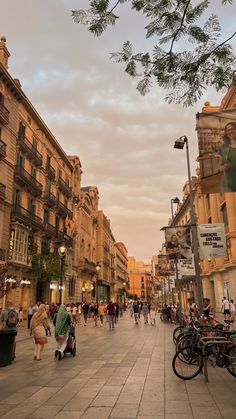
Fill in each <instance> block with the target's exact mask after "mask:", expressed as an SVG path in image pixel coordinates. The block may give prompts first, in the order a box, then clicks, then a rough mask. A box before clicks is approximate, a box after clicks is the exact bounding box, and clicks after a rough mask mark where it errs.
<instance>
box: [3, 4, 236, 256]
mask: <svg viewBox="0 0 236 419" xmlns="http://www.w3.org/2000/svg"><path fill="white" fill-rule="evenodd" d="M214 3H217V4H220V0H215V1H214ZM87 4H88V2H87V1H81V0H0V35H4V36H6V38H7V47H8V49H9V51H10V53H11V57H10V61H9V72H10V74H11V75H12V76H13V77H14V78H19V79H20V82H21V85H22V89H23V91H24V92H25V93H26V95H27V96H28V98H29V99H30V100H31V102H32V103H33V105H34V106H35V108H36V109H37V111H38V112H39V113H40V115H41V116H42V118H43V119H44V121H45V123H46V124H47V125H48V127H49V128H50V130H51V131H52V132H53V134H54V135H55V137H56V138H57V140H58V141H59V143H60V144H61V145H62V147H63V148H64V150H65V152H66V153H67V154H76V155H78V156H79V158H80V160H81V163H82V169H83V177H82V186H88V185H96V186H97V187H98V190H99V194H100V201H99V206H100V209H102V210H103V211H104V213H105V214H106V215H107V217H108V218H110V220H111V227H112V231H113V233H114V236H115V238H116V240H117V241H123V242H124V243H125V245H126V247H127V248H128V252H129V255H130V256H131V255H132V256H135V257H136V258H137V259H142V260H146V261H148V260H150V258H151V256H152V255H155V254H157V253H158V251H159V249H160V247H161V244H162V242H163V238H164V237H163V233H162V232H160V228H161V227H162V226H163V225H166V224H167V223H168V219H169V217H170V200H171V198H173V197H175V196H178V197H179V198H182V188H183V185H184V183H185V181H186V179H187V167H186V154H185V151H181V150H174V149H173V143H174V141H175V139H177V138H178V137H179V136H181V135H186V136H187V137H188V138H189V144H190V153H191V169H192V174H194V173H195V168H196V157H197V137H196V133H195V114H196V112H198V111H201V108H202V106H203V104H204V102H205V101H206V100H209V101H210V102H211V103H212V104H219V103H220V101H221V99H222V97H223V93H222V92H221V93H220V94H216V93H215V92H213V91H211V92H210V91H208V92H206V94H205V95H204V97H203V98H202V99H201V101H199V103H198V104H197V105H196V106H194V107H192V108H188V109H185V108H183V107H182V106H181V105H178V106H177V105H168V104H167V103H166V102H164V100H163V98H164V95H165V92H163V91H162V90H161V89H160V88H158V87H157V86H154V88H153V90H152V92H151V93H150V94H148V95H147V96H145V97H142V96H141V95H140V94H139V93H138V91H137V90H136V84H137V80H132V79H131V78H130V77H129V76H128V75H126V74H125V73H124V72H123V67H122V65H119V64H115V63H113V62H112V61H111V60H110V59H109V53H110V52H114V51H119V50H120V49H121V46H122V44H123V42H125V41H126V40H127V39H129V40H130V41H131V42H133V43H134V44H135V45H138V46H139V49H140V50H142V49H147V48H148V44H147V41H146V40H145V36H144V35H145V32H144V30H143V27H144V26H145V22H144V19H143V17H142V16H141V15H139V14H137V13H135V12H130V8H129V5H128V4H127V5H125V6H122V7H120V11H121V12H122V18H121V20H120V22H119V23H118V24H117V26H116V27H113V28H111V29H109V30H108V31H107V32H106V33H104V35H103V36H102V37H100V38H94V37H93V36H92V35H91V34H90V33H88V31H87V30H86V28H85V27H82V26H80V25H77V24H75V23H73V21H72V19H71V10H72V9H78V8H83V7H84V6H85V7H86V5H87ZM232 10H233V9H232V7H231V9H230V8H229V7H226V8H224V9H223V11H222V13H224V16H225V25H224V31H223V32H224V35H226V36H227V35H230V34H231V33H232V27H233V24H234V23H235V19H234V18H232V17H231V16H232ZM234 45H235V42H234ZM137 52H138V51H137Z"/></svg>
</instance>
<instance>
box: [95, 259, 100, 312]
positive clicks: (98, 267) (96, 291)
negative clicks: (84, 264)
mask: <svg viewBox="0 0 236 419" xmlns="http://www.w3.org/2000/svg"><path fill="white" fill-rule="evenodd" d="M100 269H101V265H100V263H99V262H97V265H96V271H97V277H96V287H95V297H96V303H97V304H98V280H99V271H100Z"/></svg>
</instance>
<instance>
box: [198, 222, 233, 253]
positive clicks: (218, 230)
mask: <svg viewBox="0 0 236 419" xmlns="http://www.w3.org/2000/svg"><path fill="white" fill-rule="evenodd" d="M197 231H198V243H199V255H200V258H201V259H212V258H225V257H227V248H226V238H225V226H224V224H223V223H219V224H199V225H198V226H197Z"/></svg>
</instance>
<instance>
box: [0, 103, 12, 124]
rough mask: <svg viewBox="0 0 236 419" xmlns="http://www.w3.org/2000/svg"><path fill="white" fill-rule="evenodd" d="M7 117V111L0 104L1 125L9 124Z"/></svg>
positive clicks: (8, 113)
mask: <svg viewBox="0 0 236 419" xmlns="http://www.w3.org/2000/svg"><path fill="white" fill-rule="evenodd" d="M9 115H10V112H9V110H8V109H7V108H6V106H4V105H3V103H0V122H1V124H2V125H8V124H9Z"/></svg>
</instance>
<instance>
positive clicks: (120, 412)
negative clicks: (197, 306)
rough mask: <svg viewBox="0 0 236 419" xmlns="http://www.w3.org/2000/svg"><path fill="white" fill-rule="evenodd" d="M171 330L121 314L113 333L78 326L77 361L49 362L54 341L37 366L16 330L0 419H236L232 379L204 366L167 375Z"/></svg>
mask: <svg viewBox="0 0 236 419" xmlns="http://www.w3.org/2000/svg"><path fill="white" fill-rule="evenodd" d="M173 329H174V326H172V325H170V324H163V323H161V322H160V320H159V318H158V321H157V324H156V326H151V325H150V324H148V325H144V324H143V319H141V321H140V324H139V325H138V326H135V324H134V319H133V318H130V317H129V314H128V313H126V315H125V317H123V318H122V319H120V320H119V322H118V324H117V326H116V328H115V329H111V330H109V329H108V325H107V323H105V324H104V326H100V324H99V325H98V327H94V323H93V320H92V319H90V320H89V324H88V326H87V327H84V326H83V325H80V326H77V332H76V333H77V355H76V356H75V357H74V358H73V357H72V356H71V355H69V354H67V355H66V358H65V359H62V360H61V361H58V360H57V359H55V358H54V352H55V348H56V343H55V339H54V337H53V336H51V337H49V338H48V342H49V343H48V344H47V345H45V349H44V352H43V357H42V360H41V361H40V362H36V361H35V360H34V359H33V346H34V343H33V339H32V338H29V337H28V336H27V335H28V331H27V330H25V328H23V329H21V330H20V331H19V333H18V337H17V349H16V360H15V361H14V362H13V364H12V365H10V366H7V367H4V368H1V369H0V390H1V391H0V417H1V418H3V419H7V418H14V419H25V418H30V419H40V418H42V419H43V418H44V419H46V418H47V419H51V418H54V419H77V418H84V419H95V418H96V419H106V418H139V419H148V418H149V419H164V418H165V419H190V418H191V419H192V418H194V419H204V418H207V419H220V418H224V419H233V418H234V419H235V417H236V416H235V412H236V379H234V378H233V377H232V376H231V375H230V374H229V373H228V372H227V371H226V370H222V369H219V368H213V367H209V383H208V384H205V383H204V377H203V374H200V375H199V376H198V377H197V378H195V379H193V380H191V381H181V380H180V379H178V378H177V377H176V376H175V375H174V373H173V372H172V367H171V361H172V357H173V353H174V345H173V343H172V331H173Z"/></svg>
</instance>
